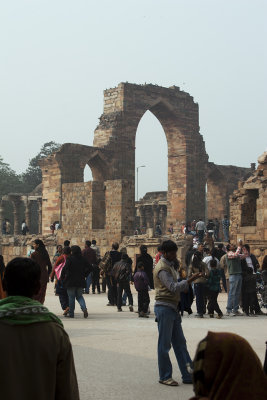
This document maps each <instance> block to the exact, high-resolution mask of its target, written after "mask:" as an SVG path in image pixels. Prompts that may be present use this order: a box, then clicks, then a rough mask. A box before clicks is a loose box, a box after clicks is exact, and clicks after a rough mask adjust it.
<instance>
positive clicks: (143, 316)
mask: <svg viewBox="0 0 267 400" xmlns="http://www.w3.org/2000/svg"><path fill="white" fill-rule="evenodd" d="M139 317H140V318H149V316H148V315H146V314H145V313H144V312H143V311H141V312H140V313H139Z"/></svg>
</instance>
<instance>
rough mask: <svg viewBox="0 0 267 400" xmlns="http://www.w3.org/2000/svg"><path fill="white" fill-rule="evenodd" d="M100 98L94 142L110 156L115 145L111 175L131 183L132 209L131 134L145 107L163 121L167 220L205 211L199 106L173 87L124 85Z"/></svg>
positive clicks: (132, 150)
mask: <svg viewBox="0 0 267 400" xmlns="http://www.w3.org/2000/svg"><path fill="white" fill-rule="evenodd" d="M104 100H105V104H104V113H103V114H102V116H101V118H100V124H99V126H98V127H97V129H96V131H95V139H94V146H98V147H100V146H101V147H105V148H109V149H112V150H113V155H114V152H115V149H116V147H117V148H118V147H119V149H120V152H119V153H118V154H116V155H115V158H114V160H113V168H114V176H113V178H114V179H117V178H120V179H125V180H127V181H128V182H129V189H128V194H127V198H128V200H129V201H131V203H132V208H133V209H134V176H135V135H136V130H137V126H138V124H139V121H140V119H141V118H142V116H143V115H144V113H145V112H146V111H148V110H149V111H150V112H152V113H153V114H154V115H155V117H156V118H157V119H158V120H159V122H160V123H161V125H162V127H163V130H164V132H165V135H166V140H167V144H168V196H167V204H168V216H167V219H168V222H172V223H176V224H177V225H179V224H180V223H181V222H182V221H184V220H191V219H193V218H196V217H197V216H199V215H204V211H205V181H206V179H205V176H206V163H207V160H208V156H207V154H206V151H205V144H204V141H203V139H202V136H201V135H200V133H199V121H198V105H197V104H196V103H195V102H194V101H193V98H192V97H191V96H190V95H189V94H188V93H185V92H183V91H180V89H179V88H177V87H171V88H163V87H159V86H154V85H132V84H128V83H127V84H123V83H122V84H120V85H119V86H118V87H117V88H114V89H110V90H107V91H105V92H104ZM130 191H131V192H130ZM195 193H197V196H195ZM129 222H130V221H129ZM129 226H130V223H129ZM131 229H132V227H131Z"/></svg>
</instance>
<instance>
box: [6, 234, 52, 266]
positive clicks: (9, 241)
mask: <svg viewBox="0 0 267 400" xmlns="http://www.w3.org/2000/svg"><path fill="white" fill-rule="evenodd" d="M34 239H41V240H42V241H43V242H44V244H45V246H46V249H47V251H48V254H49V256H50V259H51V262H52V260H53V257H54V255H55V252H56V245H57V238H56V236H53V235H46V236H38V235H27V236H22V235H20V236H1V238H0V254H2V256H3V257H4V262H5V264H7V263H8V262H9V261H11V260H12V259H13V258H15V257H27V252H28V251H29V250H30V249H31V245H32V242H33V240H34Z"/></svg>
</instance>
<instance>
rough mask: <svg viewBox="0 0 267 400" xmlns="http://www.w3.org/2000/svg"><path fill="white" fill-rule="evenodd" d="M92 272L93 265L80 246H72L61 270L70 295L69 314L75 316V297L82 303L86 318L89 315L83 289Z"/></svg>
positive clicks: (71, 316)
mask: <svg viewBox="0 0 267 400" xmlns="http://www.w3.org/2000/svg"><path fill="white" fill-rule="evenodd" d="M90 272H91V266H90V264H88V262H87V261H86V259H85V258H84V257H83V256H82V251H81V248H80V247H79V246H71V255H70V257H68V258H67V260H66V264H65V266H64V268H63V270H62V272H61V280H62V282H63V286H64V288H66V290H67V293H68V296H69V314H68V316H69V317H70V318H74V309H75V299H76V300H77V301H78V303H79V304H80V307H81V310H82V312H83V315H84V318H87V317H88V312H87V308H86V304H85V301H84V298H83V289H84V288H85V287H86V277H87V276H88V274H89V273H90Z"/></svg>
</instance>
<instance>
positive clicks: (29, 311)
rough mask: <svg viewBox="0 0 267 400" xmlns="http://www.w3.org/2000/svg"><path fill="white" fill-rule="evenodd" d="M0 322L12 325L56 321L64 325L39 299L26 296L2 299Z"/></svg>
mask: <svg viewBox="0 0 267 400" xmlns="http://www.w3.org/2000/svg"><path fill="white" fill-rule="evenodd" d="M0 322H4V323H7V324H10V325H29V324H34V323H37V322H56V323H58V324H59V325H61V326H62V327H63V324H62V322H61V320H60V319H59V318H58V317H56V315H54V314H53V313H51V312H50V311H49V310H48V309H47V308H46V307H44V306H43V305H42V304H41V303H39V301H36V300H32V299H30V298H29V297H24V296H9V297H6V298H5V299H2V300H0Z"/></svg>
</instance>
